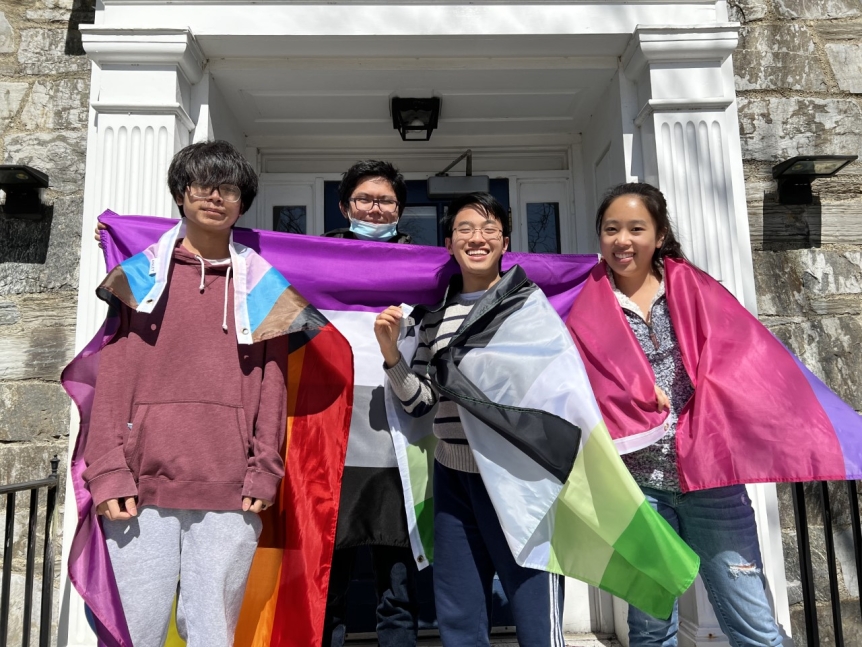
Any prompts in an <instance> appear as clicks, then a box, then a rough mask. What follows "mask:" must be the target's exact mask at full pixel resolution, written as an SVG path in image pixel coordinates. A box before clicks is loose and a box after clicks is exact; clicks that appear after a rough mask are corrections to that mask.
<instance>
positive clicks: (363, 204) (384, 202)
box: [349, 196, 398, 213]
mask: <svg viewBox="0 0 862 647" xmlns="http://www.w3.org/2000/svg"><path fill="white" fill-rule="evenodd" d="M349 202H352V203H353V206H354V207H356V208H357V209H359V210H360V211H371V210H372V209H373V208H374V205H375V204H376V205H377V208H378V209H380V211H382V212H383V213H395V212H396V211H398V200H394V199H392V198H369V197H368V196H358V197H356V198H350V200H349Z"/></svg>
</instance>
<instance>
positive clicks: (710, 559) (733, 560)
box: [629, 485, 782, 647]
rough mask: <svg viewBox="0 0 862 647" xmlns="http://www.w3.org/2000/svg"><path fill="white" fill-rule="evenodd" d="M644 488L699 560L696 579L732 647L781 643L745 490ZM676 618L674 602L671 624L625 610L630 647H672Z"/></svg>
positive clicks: (651, 502) (675, 633)
mask: <svg viewBox="0 0 862 647" xmlns="http://www.w3.org/2000/svg"><path fill="white" fill-rule="evenodd" d="M642 489H643V492H644V495H645V496H646V499H647V501H649V502H650V505H652V507H653V508H655V509H656V510H657V511H658V512H659V514H660V515H661V516H662V517H664V518H665V519H666V520H667V522H668V523H669V524H670V525H671V526H672V527H673V529H674V530H676V532H677V533H679V536H680V537H682V538H683V540H685V542H686V543H687V544H688V545H689V546H691V549H692V550H693V551H694V552H695V553H697V555H698V556H699V557H700V575H701V577H702V578H703V582H704V584H705V585H706V590H707V593H708V594H709V601H710V602H711V603H712V608H713V609H714V610H715V615H716V617H717V618H718V624H719V625H720V626H721V629H722V631H724V633H725V635H726V636H727V638H728V640H729V641H730V644H731V645H733V646H735V647H743V646H748V645H752V646H754V645H756V646H758V647H762V646H764V645H770V646H775V645H781V642H782V638H781V634H780V633H779V631H778V627H777V626H776V624H775V620H774V618H773V616H772V609H771V608H770V606H769V601H768V600H767V599H766V580H765V579H764V577H763V562H762V560H761V557H760V545H759V544H758V541H757V525H756V524H755V521H754V510H752V508H751V500H750V499H749V498H748V494H747V493H746V491H745V486H744V485H732V486H729V487H720V488H712V489H709V490H701V491H699V492H689V493H687V494H680V493H673V492H664V491H662V490H654V489H652V488H647V487H645V488H642ZM678 620H679V618H678V613H677V605H676V604H675V605H674V609H673V615H672V616H671V618H670V619H669V620H658V619H656V618H653V617H652V616H650V615H648V614H646V613H644V612H643V611H641V610H640V609H637V608H635V607H633V606H629V645H630V646H631V647H648V646H653V645H655V646H659V645H660V646H661V647H676V644H677V629H678V626H679V622H678Z"/></svg>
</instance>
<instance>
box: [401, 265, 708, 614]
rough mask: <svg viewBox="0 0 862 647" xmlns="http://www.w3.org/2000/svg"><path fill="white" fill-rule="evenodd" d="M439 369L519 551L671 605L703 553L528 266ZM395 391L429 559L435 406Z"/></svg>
mask: <svg viewBox="0 0 862 647" xmlns="http://www.w3.org/2000/svg"><path fill="white" fill-rule="evenodd" d="M422 313H423V310H422V309H421V308H418V309H417V310H416V311H415V317H414V320H415V325H414V326H413V327H412V328H410V329H407V330H406V331H405V332H406V334H405V335H404V337H403V339H402V341H401V342H400V346H399V347H400V349H401V352H402V354H403V355H404V357H405V358H410V357H412V356H413V353H414V352H415V347H416V344H417V341H418V328H419V326H420V325H421V316H422ZM430 371H431V373H430V374H431V378H432V381H433V384H434V386H435V388H436V389H437V390H438V391H439V392H441V393H444V394H445V395H446V396H447V397H449V398H451V399H452V400H454V401H455V402H456V403H458V405H459V410H460V413H461V421H462V423H463V425H464V432H465V434H466V435H467V440H468V442H469V445H470V448H471V450H472V452H473V456H474V457H475V459H476V462H477V464H478V466H479V472H480V474H481V476H482V480H483V481H484V483H485V486H486V488H487V490H488V494H489V496H490V497H491V501H492V503H493V505H494V509H495V511H496V512H497V517H498V518H499V520H500V525H501V527H502V529H503V532H504V534H505V536H506V539H507V541H508V543H509V547H510V548H511V550H512V554H513V556H514V557H515V560H516V561H517V563H518V564H520V565H522V566H527V567H530V568H536V569H540V570H545V571H550V572H553V573H560V574H563V575H567V576H569V577H574V578H577V579H579V580H583V581H584V582H587V583H589V584H592V585H594V586H597V587H599V588H601V589H604V590H605V591H608V592H610V593H612V594H614V595H616V596H619V597H620V598H622V599H624V600H626V601H627V602H629V603H630V604H633V605H634V606H636V607H638V608H640V609H642V610H644V611H646V612H647V613H650V614H652V615H654V616H657V617H665V618H666V617H668V616H670V613H671V611H672V609H673V602H674V600H675V599H676V598H677V597H678V596H680V595H681V594H682V593H683V592H684V591H685V590H686V589H687V588H688V587H689V586H690V585H691V583H692V582H693V581H694V578H695V576H696V575H697V572H698V567H699V560H698V558H697V556H696V555H695V554H694V553H693V552H692V551H691V549H690V548H689V547H688V546H687V545H686V544H685V543H684V542H683V541H682V539H680V537H679V536H678V535H677V534H676V533H675V532H674V530H673V529H672V528H671V527H670V526H669V525H668V524H667V522H666V521H665V520H664V519H663V518H662V517H661V516H660V515H659V514H658V513H656V512H655V511H654V510H653V509H652V508H651V507H650V505H649V504H648V503H647V502H646V500H645V499H644V495H643V493H642V492H641V490H640V488H639V487H638V486H637V484H636V483H635V482H634V480H633V479H632V477H631V475H630V474H629V473H628V470H626V468H625V466H624V464H623V462H622V460H621V459H620V457H619V454H618V452H617V450H616V448H615V446H614V443H613V441H612V440H611V438H610V435H609V434H608V431H607V429H606V427H605V424H604V422H603V421H602V417H601V413H600V411H599V407H598V405H597V404H596V400H595V397H594V396H593V392H592V389H591V388H590V383H589V380H588V379H587V374H586V371H585V369H584V365H583V362H582V361H581V358H580V355H579V354H578V351H577V348H576V347H575V345H574V342H573V341H572V338H571V336H570V334H569V332H568V330H567V329H566V327H565V325H564V324H563V322H562V320H561V319H560V317H559V315H558V314H557V313H556V312H555V311H554V309H553V307H552V306H551V304H550V303H549V302H548V300H547V298H546V297H545V295H544V294H543V293H542V291H541V290H539V289H538V288H537V287H536V286H535V285H534V284H533V283H531V282H529V281H528V280H527V279H526V276H525V275H524V272H523V270H521V268H520V267H517V266H515V267H514V268H512V269H511V270H510V271H509V272H507V273H506V274H505V275H504V277H503V278H502V279H501V281H500V282H499V283H498V284H497V285H495V286H494V287H493V288H492V289H491V290H489V292H488V293H487V294H486V295H485V296H483V297H482V299H481V300H480V301H479V302H478V303H477V304H476V305H475V306H474V308H473V311H472V312H471V314H470V316H469V317H468V318H467V320H466V321H465V322H464V324H463V325H462V327H461V329H460V330H459V332H458V333H457V334H456V336H455V337H454V338H453V340H452V344H451V345H450V347H449V348H448V349H447V350H446V351H443V352H441V353H438V355H437V356H435V358H434V360H433V361H432V362H431V368H430ZM386 401H387V402H386V406H387V415H388V418H389V422H390V426H391V429H392V435H393V439H394V444H395V453H396V457H397V460H398V464H399V469H400V472H401V479H402V485H403V487H404V490H405V503H406V508H407V520H408V526H409V530H410V538H411V543H412V545H413V551H414V556H415V558H416V561H417V564H418V565H419V567H420V568H422V567H423V566H425V565H427V563H428V562H429V561H430V560H432V559H433V496H432V483H431V476H432V474H433V460H434V448H435V446H436V439H435V437H434V435H433V431H432V425H433V417H434V412H433V411H432V412H431V413H429V414H427V415H426V416H424V417H423V418H411V417H410V416H408V415H407V414H406V413H405V412H404V410H403V408H402V407H401V405H400V402H398V400H397V398H395V396H394V394H393V393H392V392H391V389H389V388H387V395H386Z"/></svg>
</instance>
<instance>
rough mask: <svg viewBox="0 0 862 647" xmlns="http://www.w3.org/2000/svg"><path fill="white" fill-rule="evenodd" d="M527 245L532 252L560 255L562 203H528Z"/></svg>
mask: <svg viewBox="0 0 862 647" xmlns="http://www.w3.org/2000/svg"><path fill="white" fill-rule="evenodd" d="M527 244H528V249H529V251H531V252H538V253H541V254H559V253H560V203H559V202H528V203H527Z"/></svg>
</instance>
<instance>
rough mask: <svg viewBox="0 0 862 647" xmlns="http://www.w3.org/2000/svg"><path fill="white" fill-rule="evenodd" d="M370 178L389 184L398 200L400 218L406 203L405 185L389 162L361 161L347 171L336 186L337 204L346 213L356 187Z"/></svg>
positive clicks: (402, 178)
mask: <svg viewBox="0 0 862 647" xmlns="http://www.w3.org/2000/svg"><path fill="white" fill-rule="evenodd" d="M371 178H382V179H384V180H386V181H387V182H389V185H390V186H391V187H392V190H393V191H395V198H396V200H398V217H399V218H400V217H401V214H402V213H404V207H405V205H406V203H407V183H406V182H405V181H404V176H403V175H401V173H400V172H399V171H398V169H397V168H395V167H394V166H393V165H392V164H390V163H389V162H382V161H380V160H362V161H361V162H356V164H354V165H353V166H351V167H350V168H349V169H347V171H346V172H345V173H344V175H342V176H341V183H340V184H339V185H338V203H339V204H340V205H341V206H342V207H344V210H345V211H348V210H349V209H350V198H351V197H352V196H353V192H354V191H355V190H356V187H357V186H359V185H360V184H361V183H362V182H363V181H364V180H368V179H371Z"/></svg>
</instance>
